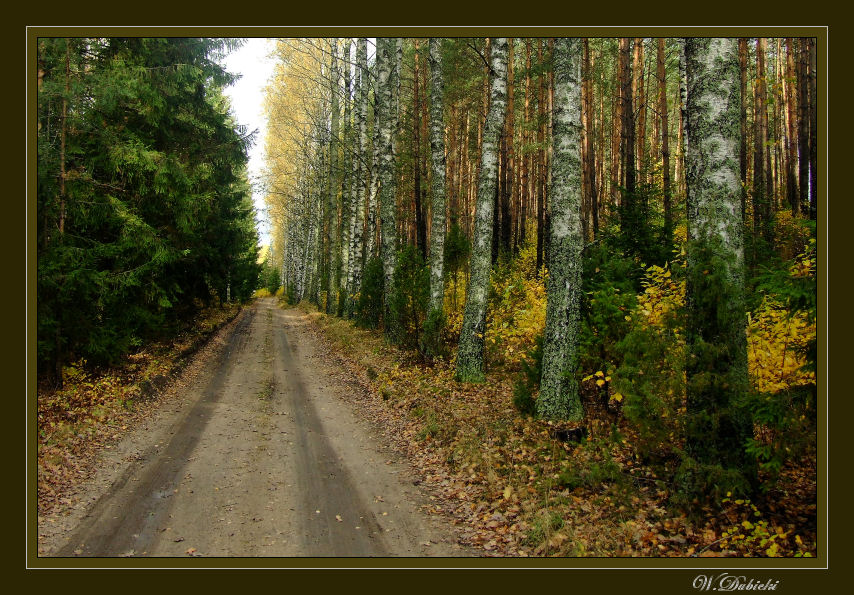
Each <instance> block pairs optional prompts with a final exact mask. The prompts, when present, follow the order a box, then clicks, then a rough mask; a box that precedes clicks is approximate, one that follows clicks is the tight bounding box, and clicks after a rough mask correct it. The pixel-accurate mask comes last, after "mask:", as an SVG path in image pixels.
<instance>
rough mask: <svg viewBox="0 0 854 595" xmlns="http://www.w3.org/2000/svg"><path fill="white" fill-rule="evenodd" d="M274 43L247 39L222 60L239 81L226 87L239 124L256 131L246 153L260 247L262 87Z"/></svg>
mask: <svg viewBox="0 0 854 595" xmlns="http://www.w3.org/2000/svg"><path fill="white" fill-rule="evenodd" d="M272 44H273V41H272V40H270V39H266V38H250V39H246V40H245V41H244V43H243V45H242V46H241V47H240V48H239V49H238V50H236V51H234V52H232V53H231V54H229V55H228V56H226V57H225V59H224V60H223V65H224V66H225V68H226V69H227V70H228V71H229V72H232V73H234V74H239V75H240V79H239V80H238V81H237V82H236V83H234V85H232V86H230V87H228V88H226V90H225V94H226V95H227V96H228V97H229V99H230V100H231V105H232V110H233V112H234V115H235V118H236V119H237V122H238V123H239V124H242V125H244V126H246V127H247V129H248V131H250V132H251V131H253V130H257V131H258V134H257V135H256V136H255V144H254V145H253V146H252V148H251V149H250V151H249V176H250V179H251V181H252V200H253V202H254V203H255V209H256V210H257V212H258V217H259V218H260V221H259V222H258V224H257V225H258V234H259V235H260V241H261V244H262V245H269V243H270V224H269V221H267V218H266V215H265V212H264V208H265V206H264V193H263V190H262V188H261V185H260V182H261V181H262V180H261V174H262V171H263V168H264V135H265V134H266V129H267V118H266V116H265V115H264V87H265V86H266V85H267V83H268V81H269V79H270V76H271V75H272V74H273V61H272V60H271V59H270V58H269V53H270V51H271V50H272V48H273V45H272Z"/></svg>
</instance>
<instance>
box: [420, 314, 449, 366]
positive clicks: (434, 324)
mask: <svg viewBox="0 0 854 595" xmlns="http://www.w3.org/2000/svg"><path fill="white" fill-rule="evenodd" d="M446 324H447V320H446V318H445V313H444V312H443V311H442V310H439V309H433V310H430V313H429V314H428V315H427V319H426V320H425V321H424V331H423V333H422V334H421V353H422V354H424V356H425V357H427V358H435V357H442V356H444V355H445V354H446V352H447V344H446V342H445V339H444V330H445V326H446Z"/></svg>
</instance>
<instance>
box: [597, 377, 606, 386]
mask: <svg viewBox="0 0 854 595" xmlns="http://www.w3.org/2000/svg"><path fill="white" fill-rule="evenodd" d="M604 384H605V381H604V380H602V379H601V378H600V379H599V380H597V381H596V386H603V385H604Z"/></svg>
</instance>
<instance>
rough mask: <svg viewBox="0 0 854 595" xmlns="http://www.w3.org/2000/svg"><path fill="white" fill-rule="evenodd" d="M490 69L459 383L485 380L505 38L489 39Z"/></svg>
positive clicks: (504, 102) (459, 355) (503, 106)
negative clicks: (486, 334) (490, 46)
mask: <svg viewBox="0 0 854 595" xmlns="http://www.w3.org/2000/svg"><path fill="white" fill-rule="evenodd" d="M490 70H491V77H492V83H491V85H490V93H489V111H488V112H487V116H486V124H485V126H484V131H483V146H482V148H481V171H480V179H479V180H478V187H477V205H476V212H475V222H474V238H473V242H472V253H471V261H470V264H469V270H470V275H469V277H470V282H469V286H468V288H467V290H466V306H465V312H464V314H463V328H462V332H461V333H460V343H459V348H458V351H457V369H456V377H457V379H458V380H460V381H462V382H483V380H484V378H485V376H484V363H483V338H484V332H485V331H486V302H487V292H488V289H489V273H490V266H491V257H492V225H493V214H494V213H493V209H494V204H493V201H494V197H495V190H496V185H497V183H498V137H499V135H500V133H501V126H502V123H503V122H504V112H505V109H506V107H507V39H506V38H504V37H497V38H495V39H493V40H492V51H491V56H490Z"/></svg>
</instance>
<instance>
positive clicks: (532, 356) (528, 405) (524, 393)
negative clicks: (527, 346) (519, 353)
mask: <svg viewBox="0 0 854 595" xmlns="http://www.w3.org/2000/svg"><path fill="white" fill-rule="evenodd" d="M542 373H543V335H539V336H538V337H537V339H536V345H535V346H534V348H533V349H532V350H530V351H529V352H528V354H527V357H526V358H525V359H523V360H522V374H521V375H520V376H519V378H518V379H517V380H516V383H515V384H514V386H513V406H514V407H516V409H517V410H518V411H519V413H521V414H522V415H530V416H533V415H535V414H536V413H537V404H536V400H535V399H534V393H535V392H536V391H538V390H539V388H540V377H541V376H542Z"/></svg>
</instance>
